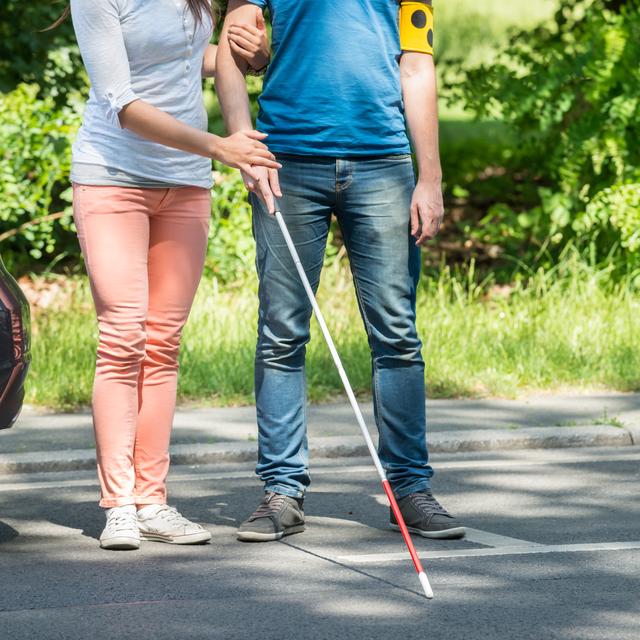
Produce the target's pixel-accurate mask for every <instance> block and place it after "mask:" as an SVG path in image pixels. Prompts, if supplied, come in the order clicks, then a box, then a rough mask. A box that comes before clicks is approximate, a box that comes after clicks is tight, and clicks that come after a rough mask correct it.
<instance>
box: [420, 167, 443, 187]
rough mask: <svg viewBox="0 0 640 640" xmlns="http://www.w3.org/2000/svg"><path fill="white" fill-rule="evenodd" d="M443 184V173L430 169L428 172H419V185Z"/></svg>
mask: <svg viewBox="0 0 640 640" xmlns="http://www.w3.org/2000/svg"><path fill="white" fill-rule="evenodd" d="M441 182H442V171H434V170H433V169H430V170H428V171H419V172H418V183H419V184H440V183H441Z"/></svg>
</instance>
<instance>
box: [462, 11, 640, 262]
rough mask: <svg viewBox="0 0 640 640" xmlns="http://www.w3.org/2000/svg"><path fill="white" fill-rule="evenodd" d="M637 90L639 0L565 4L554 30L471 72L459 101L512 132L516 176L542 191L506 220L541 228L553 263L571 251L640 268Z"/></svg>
mask: <svg viewBox="0 0 640 640" xmlns="http://www.w3.org/2000/svg"><path fill="white" fill-rule="evenodd" d="M639 85H640V2H638V0H630V1H628V2H603V1H597V0H578V1H577V2H573V1H569V0H563V1H562V2H561V3H560V8H559V10H558V12H557V14H556V16H555V20H554V21H553V23H552V24H551V25H544V26H541V27H539V28H537V29H535V30H533V31H524V32H520V33H519V34H517V35H516V36H514V38H513V40H512V42H511V45H510V46H509V47H508V48H507V49H506V51H505V52H504V53H503V55H502V56H501V57H500V58H499V59H498V60H497V61H496V62H494V63H493V64H492V65H491V66H488V65H480V66H478V67H476V68H473V69H471V70H469V71H467V73H466V78H465V82H464V83H463V84H462V85H460V87H459V90H458V95H461V96H462V97H463V99H464V100H465V102H466V104H467V105H468V107H469V108H470V109H472V110H473V111H475V113H476V114H478V115H479V116H480V117H491V118H500V119H502V120H504V121H505V122H506V123H508V124H509V125H510V126H511V128H512V130H513V133H514V139H515V140H516V141H517V147H516V149H515V150H514V151H515V152H514V154H513V159H512V162H511V167H510V168H511V171H512V172H513V173H516V172H517V171H520V172H523V173H524V174H525V175H526V178H527V180H528V181H529V182H530V183H532V184H536V185H537V187H538V196H537V199H538V205H537V206H535V207H534V208H530V209H529V211H528V212H527V213H526V215H525V216H519V215H517V213H516V212H511V214H509V215H511V218H512V219H514V220H515V221H516V222H517V221H519V223H520V224H521V225H523V226H524V227H529V228H532V227H535V229H536V234H537V244H538V246H539V247H542V248H545V249H547V250H548V251H549V254H550V255H551V256H557V255H558V254H559V253H560V252H561V251H562V250H564V248H565V247H566V246H567V245H569V244H572V245H575V246H577V247H579V248H582V250H583V251H588V252H589V253H590V255H591V256H592V257H595V258H596V259H600V260H604V259H610V258H611V257H612V255H615V256H616V259H617V261H618V263H619V264H621V265H624V266H632V267H634V266H637V265H640V241H638V238H637V236H636V234H635V229H637V223H638V208H637V205H638V203H639V201H640V145H638V139H639V138H640V118H639V107H640V97H639V95H638V86H639ZM508 210H509V207H508V206H505V205H503V206H502V208H499V207H498V208H494V209H493V214H494V215H495V216H500V215H501V214H505V213H506V212H507V211H508ZM514 214H515V215H514ZM534 244H535V243H534ZM612 247H613V248H615V247H619V248H623V249H624V250H623V251H622V250H620V251H617V252H614V254H612Z"/></svg>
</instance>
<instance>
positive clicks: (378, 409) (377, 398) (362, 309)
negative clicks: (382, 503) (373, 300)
mask: <svg viewBox="0 0 640 640" xmlns="http://www.w3.org/2000/svg"><path fill="white" fill-rule="evenodd" d="M351 274H352V275H353V288H354V289H355V292H356V298H357V300H358V305H359V307H360V312H361V314H362V319H363V321H364V326H365V330H366V332H367V337H368V338H369V349H370V350H371V369H372V373H373V375H372V378H373V381H372V382H373V384H372V387H373V398H374V403H375V409H376V410H375V413H376V414H377V415H378V417H379V418H380V419H382V417H381V413H382V412H381V400H380V391H379V387H380V384H379V376H378V367H377V366H376V359H375V357H374V354H373V345H372V344H371V321H370V320H369V318H368V316H367V312H366V310H365V306H364V303H363V301H362V295H361V293H360V287H359V285H358V278H357V276H356V273H355V271H354V270H353V268H352V269H351ZM376 426H377V427H378V449H380V444H381V443H382V441H383V436H382V429H381V428H380V425H378V424H376ZM383 466H384V464H383ZM385 470H386V467H385Z"/></svg>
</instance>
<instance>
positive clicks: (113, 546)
mask: <svg viewBox="0 0 640 640" xmlns="http://www.w3.org/2000/svg"><path fill="white" fill-rule="evenodd" d="M100 547H101V548H102V549H108V550H109V551H135V550H136V549H139V548H140V540H137V539H136V538H127V537H124V536H122V537H118V538H107V539H105V540H100Z"/></svg>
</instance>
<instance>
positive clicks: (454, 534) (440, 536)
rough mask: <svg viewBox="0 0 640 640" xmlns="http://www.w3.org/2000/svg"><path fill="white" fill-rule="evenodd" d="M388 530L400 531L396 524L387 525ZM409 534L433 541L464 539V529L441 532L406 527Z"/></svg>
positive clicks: (454, 528) (456, 528)
mask: <svg viewBox="0 0 640 640" xmlns="http://www.w3.org/2000/svg"><path fill="white" fill-rule="evenodd" d="M389 528H390V529H392V530H393V531H400V527H399V526H398V525H397V524H392V523H389ZM407 530H408V531H409V533H415V534H417V535H419V536H422V537H423V538H431V539H433V540H449V539H456V538H464V536H465V533H466V531H465V528H464V527H452V528H451V529H442V530H441V531H425V530H424V529H416V528H415V527H407Z"/></svg>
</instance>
